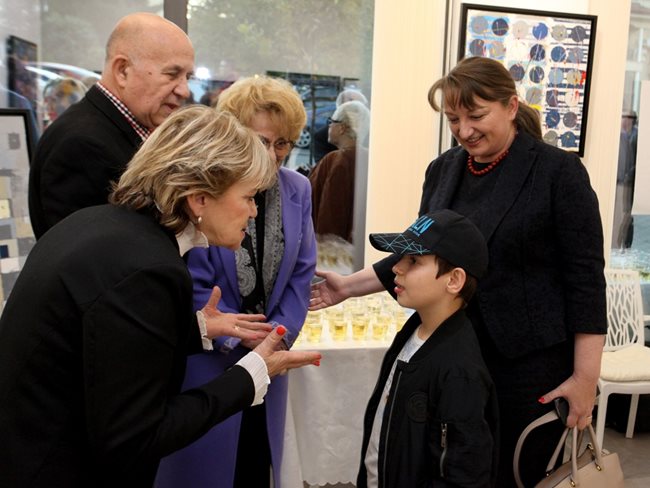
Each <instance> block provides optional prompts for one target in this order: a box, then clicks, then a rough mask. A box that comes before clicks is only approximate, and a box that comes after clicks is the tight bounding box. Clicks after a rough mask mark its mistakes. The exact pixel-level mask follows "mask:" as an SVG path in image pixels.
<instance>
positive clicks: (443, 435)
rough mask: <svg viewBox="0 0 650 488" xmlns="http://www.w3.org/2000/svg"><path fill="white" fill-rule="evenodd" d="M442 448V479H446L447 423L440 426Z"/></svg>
mask: <svg viewBox="0 0 650 488" xmlns="http://www.w3.org/2000/svg"><path fill="white" fill-rule="evenodd" d="M440 447H442V454H441V455H440V477H441V478H444V477H445V469H444V468H445V456H446V455H447V424H446V423H445V422H443V423H441V424H440Z"/></svg>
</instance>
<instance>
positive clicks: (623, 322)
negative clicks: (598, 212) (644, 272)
mask: <svg viewBox="0 0 650 488" xmlns="http://www.w3.org/2000/svg"><path fill="white" fill-rule="evenodd" d="M605 278H606V280H607V340H606V342H605V348H604V352H603V360H602V366H601V370H600V379H599V380H598V390H599V391H600V396H599V398H598V418H597V421H596V438H597V442H598V444H599V445H600V446H601V448H602V447H603V437H604V434H605V418H606V415H607V399H608V397H609V395H611V394H612V393H626V394H631V395H632V399H631V402H630V412H629V415H628V419H627V430H626V432H625V437H627V438H632V435H633V433H634V422H635V421H636V412H637V407H638V405H639V394H642V393H650V348H648V347H645V345H644V333H643V329H644V323H643V320H644V316H643V305H642V301H641V284H640V281H639V274H638V273H637V272H636V271H634V270H629V269H606V270H605Z"/></svg>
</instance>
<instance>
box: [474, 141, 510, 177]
mask: <svg viewBox="0 0 650 488" xmlns="http://www.w3.org/2000/svg"><path fill="white" fill-rule="evenodd" d="M509 150H510V149H509V148H508V149H506V150H505V151H503V152H502V153H501V154H499V155H498V156H497V158H496V159H495V160H494V161H492V162H491V163H490V164H488V165H487V166H486V167H485V168H483V169H476V168H475V167H474V156H472V155H470V156H469V157H468V158H467V169H468V170H469V172H470V173H472V174H473V175H474V176H483V175H484V174H486V173H489V172H490V171H492V170H493V169H494V168H496V166H497V164H499V163H500V162H501V161H502V160H503V158H505V157H506V156H507V155H508V151H509Z"/></svg>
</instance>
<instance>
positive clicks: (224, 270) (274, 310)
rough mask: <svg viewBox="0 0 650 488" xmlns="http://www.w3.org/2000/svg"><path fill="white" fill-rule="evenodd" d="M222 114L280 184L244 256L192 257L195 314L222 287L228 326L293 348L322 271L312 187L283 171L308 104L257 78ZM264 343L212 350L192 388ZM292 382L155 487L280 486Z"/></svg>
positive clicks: (191, 369)
mask: <svg viewBox="0 0 650 488" xmlns="http://www.w3.org/2000/svg"><path fill="white" fill-rule="evenodd" d="M217 110H225V111H227V112H230V113H232V114H234V115H235V116H236V117H237V118H238V119H239V120H240V122H242V123H243V124H244V125H245V126H247V127H250V128H251V129H252V130H253V131H255V132H256V133H257V134H258V136H259V138H260V139H261V140H262V142H263V143H264V145H265V146H266V149H267V152H268V154H269V156H270V158H271V159H272V160H273V162H274V164H275V168H276V171H277V176H278V178H277V181H276V183H275V184H274V185H272V186H271V187H270V188H268V189H267V190H266V191H264V192H260V193H259V194H258V195H257V196H256V197H255V201H256V204H257V208H258V214H257V218H256V219H255V220H251V221H250V222H249V225H248V229H247V233H246V237H245V238H244V242H243V244H242V247H241V249H239V250H238V251H236V252H233V251H232V250H229V249H225V248H223V247H210V248H208V249H195V250H193V251H191V252H190V253H189V254H188V259H187V263H188V267H189V269H190V272H191V274H192V277H193V279H194V306H195V309H197V310H198V309H201V308H203V307H204V306H205V304H206V301H207V300H208V298H209V296H210V293H211V290H212V288H213V287H214V286H215V285H218V286H219V287H220V288H221V292H222V296H221V301H220V302H219V312H220V313H222V316H223V320H224V321H229V322H232V323H234V324H241V325H245V324H248V323H250V322H254V321H265V322H266V323H269V324H271V325H273V326H275V325H276V324H283V325H284V326H285V327H286V328H287V333H286V335H285V336H284V338H283V345H284V347H285V348H287V349H288V348H290V347H291V345H292V344H293V341H294V340H295V339H296V337H297V336H298V333H299V331H300V328H301V327H302V324H303V322H304V319H305V316H306V314H307V306H308V304H309V292H310V288H309V285H310V281H311V278H312V277H313V274H314V269H315V266H316V241H315V236H314V230H313V226H312V221H311V191H310V186H309V181H308V180H307V178H305V177H304V176H302V175H301V174H299V173H297V172H295V171H292V170H289V169H287V168H284V167H282V166H281V165H282V162H283V161H284V160H285V159H286V158H287V157H288V156H289V152H290V151H291V148H292V147H293V142H294V141H295V140H296V139H297V138H298V137H299V135H300V131H301V130H302V128H303V127H304V125H305V118H306V116H305V110H304V108H303V103H302V100H301V99H300V96H299V95H298V93H297V92H296V91H295V89H294V88H293V86H291V84H290V83H288V82H287V81H285V80H280V79H273V78H269V77H264V76H261V77H250V78H244V79H242V80H239V81H237V82H235V83H234V84H233V85H232V86H230V87H229V88H227V89H226V90H225V91H224V92H223V93H221V95H220V96H219V102H218V105H217ZM257 342H258V341H254V340H241V339H240V338H238V337H219V338H218V339H217V340H216V341H215V348H214V351H213V352H211V353H206V354H200V355H196V356H194V357H192V358H190V360H189V361H188V369H187V373H186V375H185V382H184V385H185V387H186V388H191V387H193V386H194V385H197V384H201V383H202V382H204V381H205V378H211V377H213V376H214V375H215V374H218V373H220V372H223V371H225V370H227V369H228V368H229V367H230V366H231V365H232V364H234V363H236V362H237V361H238V360H239V358H241V357H242V356H244V355H245V354H246V353H247V352H248V351H250V350H251V349H253V348H254V347H255V346H256V345H257ZM287 389H288V383H287V378H286V377H285V376H280V377H277V378H275V379H274V380H273V382H272V383H271V385H270V386H269V393H268V395H267V397H266V402H264V404H263V405H260V406H256V407H252V408H248V409H246V410H244V412H243V413H242V414H236V415H233V416H232V417H231V418H229V419H228V420H227V421H226V422H223V423H221V424H220V425H219V426H218V427H216V428H215V429H213V430H212V431H210V432H209V434H208V435H206V436H204V437H202V438H201V439H200V440H199V441H197V442H196V443H194V444H193V445H191V446H190V447H188V448H187V449H184V450H182V451H180V452H178V453H176V454H174V455H173V456H170V457H169V458H167V459H165V460H163V462H162V464H161V467H160V472H159V475H158V478H157V480H156V486H157V487H159V488H179V487H186V486H201V487H205V488H209V487H217V486H218V487H221V486H235V487H246V488H255V487H265V488H268V486H269V485H270V471H271V469H270V468H271V467H272V469H273V479H274V486H280V480H279V473H280V465H281V461H282V450H283V438H284V424H285V412H286V402H287Z"/></svg>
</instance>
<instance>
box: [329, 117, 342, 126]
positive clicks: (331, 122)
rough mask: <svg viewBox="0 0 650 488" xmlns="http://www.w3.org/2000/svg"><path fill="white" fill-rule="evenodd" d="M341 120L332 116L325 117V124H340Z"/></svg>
mask: <svg viewBox="0 0 650 488" xmlns="http://www.w3.org/2000/svg"><path fill="white" fill-rule="evenodd" d="M342 123H343V121H342V120H335V119H333V118H332V117H327V125H332V124H342Z"/></svg>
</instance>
